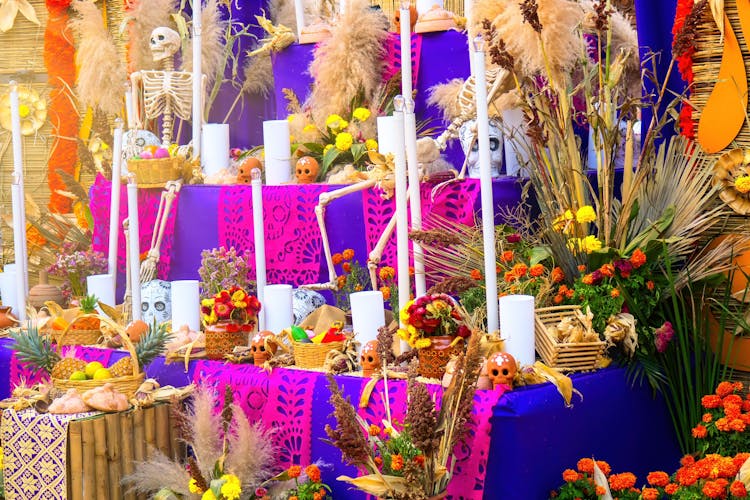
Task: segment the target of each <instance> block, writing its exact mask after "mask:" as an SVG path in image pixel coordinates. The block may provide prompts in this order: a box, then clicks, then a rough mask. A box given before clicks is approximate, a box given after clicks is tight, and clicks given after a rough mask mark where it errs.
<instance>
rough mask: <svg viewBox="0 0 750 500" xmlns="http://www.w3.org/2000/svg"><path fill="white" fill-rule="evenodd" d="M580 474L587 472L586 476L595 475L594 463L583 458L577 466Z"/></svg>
mask: <svg viewBox="0 0 750 500" xmlns="http://www.w3.org/2000/svg"><path fill="white" fill-rule="evenodd" d="M576 466H577V467H578V472H585V473H586V474H593V473H594V461H593V460H592V459H590V458H582V459H580V460H579V461H578V463H577V464H576Z"/></svg>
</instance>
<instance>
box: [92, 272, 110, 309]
mask: <svg viewBox="0 0 750 500" xmlns="http://www.w3.org/2000/svg"><path fill="white" fill-rule="evenodd" d="M86 295H95V296H96V298H97V299H99V302H101V303H102V304H107V305H108V306H112V307H114V306H115V277H114V275H112V274H92V275H91V276H87V277H86ZM96 310H97V312H99V313H100V314H103V313H104V311H102V309H101V308H100V307H99V306H98V305H97V306H96Z"/></svg>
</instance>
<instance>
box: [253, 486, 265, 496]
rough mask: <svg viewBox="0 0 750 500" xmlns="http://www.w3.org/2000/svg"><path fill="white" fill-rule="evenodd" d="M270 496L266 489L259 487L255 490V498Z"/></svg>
mask: <svg viewBox="0 0 750 500" xmlns="http://www.w3.org/2000/svg"><path fill="white" fill-rule="evenodd" d="M266 495H268V490H267V489H265V488H264V487H263V486H258V487H257V488H255V496H256V497H264V496H266Z"/></svg>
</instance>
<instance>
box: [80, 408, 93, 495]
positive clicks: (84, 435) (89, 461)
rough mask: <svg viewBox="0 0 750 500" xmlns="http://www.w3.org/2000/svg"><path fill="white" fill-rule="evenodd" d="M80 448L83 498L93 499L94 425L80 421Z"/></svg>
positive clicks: (86, 421) (89, 421)
mask: <svg viewBox="0 0 750 500" xmlns="http://www.w3.org/2000/svg"><path fill="white" fill-rule="evenodd" d="M81 448H82V449H83V497H84V498H87V499H89V498H95V497H94V490H95V486H94V477H95V470H96V465H95V464H96V462H95V460H94V423H93V422H92V421H91V420H81Z"/></svg>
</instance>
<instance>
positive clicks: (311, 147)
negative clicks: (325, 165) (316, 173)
mask: <svg viewBox="0 0 750 500" xmlns="http://www.w3.org/2000/svg"><path fill="white" fill-rule="evenodd" d="M302 145H303V146H304V147H305V149H307V150H308V151H310V152H311V153H314V154H317V155H322V154H323V148H324V147H325V146H324V145H323V144H318V143H317V142H303V143H302Z"/></svg>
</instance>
